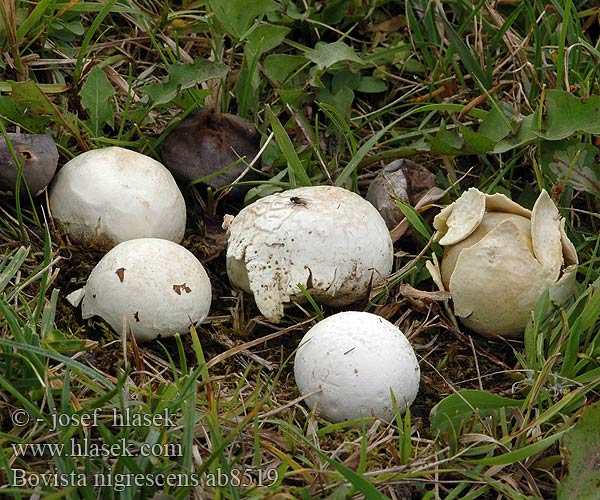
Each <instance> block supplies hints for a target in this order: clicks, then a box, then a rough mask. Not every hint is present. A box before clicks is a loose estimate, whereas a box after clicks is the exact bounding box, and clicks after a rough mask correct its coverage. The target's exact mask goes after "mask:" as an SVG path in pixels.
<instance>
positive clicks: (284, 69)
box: [264, 54, 308, 84]
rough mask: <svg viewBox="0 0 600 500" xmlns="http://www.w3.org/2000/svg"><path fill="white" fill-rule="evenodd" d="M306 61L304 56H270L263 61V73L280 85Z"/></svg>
mask: <svg viewBox="0 0 600 500" xmlns="http://www.w3.org/2000/svg"><path fill="white" fill-rule="evenodd" d="M307 60H308V59H306V57H304V56H297V55H291V54H271V55H268V56H267V57H265V60H264V68H265V73H266V74H267V75H268V76H269V78H271V80H273V81H274V82H275V83H278V84H281V83H283V82H284V81H285V80H286V79H287V78H288V77H289V76H290V75H291V74H292V73H294V71H296V70H297V69H298V68H299V67H300V66H302V65H303V64H304V63H306V62H307Z"/></svg>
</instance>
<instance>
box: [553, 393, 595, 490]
mask: <svg viewBox="0 0 600 500" xmlns="http://www.w3.org/2000/svg"><path fill="white" fill-rule="evenodd" d="M599 422H600V403H595V404H593V405H591V406H588V407H587V408H586V409H585V410H584V411H583V412H582V413H581V416H580V417H579V421H578V422H577V424H575V426H574V427H573V428H572V429H571V430H569V432H568V433H567V434H566V435H565V436H564V438H563V443H562V444H563V450H562V456H563V458H564V459H565V461H566V462H567V464H568V468H569V473H568V474H567V477H566V478H564V479H563V480H562V481H561V484H560V486H559V488H558V500H592V499H597V498H598V484H600V467H598V464H599V463H600V432H598V430H599Z"/></svg>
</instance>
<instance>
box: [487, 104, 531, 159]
mask: <svg viewBox="0 0 600 500" xmlns="http://www.w3.org/2000/svg"><path fill="white" fill-rule="evenodd" d="M538 119H539V111H538V110H536V112H534V113H532V114H530V115H527V116H525V117H523V118H522V119H521V122H520V125H519V130H518V131H517V133H516V134H514V135H513V134H509V135H508V136H506V137H505V138H504V139H502V140H501V141H499V142H498V143H497V144H496V146H495V147H494V149H493V151H492V152H493V153H496V154H499V153H505V152H506V151H510V150H511V149H514V148H518V147H519V146H523V145H525V144H530V143H532V142H533V141H535V140H537V139H538V137H539V135H538V131H537V127H538V125H537V123H538Z"/></svg>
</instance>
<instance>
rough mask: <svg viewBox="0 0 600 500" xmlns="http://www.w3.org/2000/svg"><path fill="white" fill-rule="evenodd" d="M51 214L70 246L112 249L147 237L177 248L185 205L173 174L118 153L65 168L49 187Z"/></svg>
mask: <svg viewBox="0 0 600 500" xmlns="http://www.w3.org/2000/svg"><path fill="white" fill-rule="evenodd" d="M50 209H51V211H52V216H53V218H54V220H56V221H57V222H58V224H59V226H60V227H61V228H62V229H63V230H64V231H65V232H66V233H67V235H68V236H69V238H70V239H71V241H73V242H74V243H80V244H94V245H97V246H103V247H107V248H110V247H112V246H114V245H115V244H117V243H120V242H122V241H126V240H130V239H135V238H151V237H156V238H164V239H167V240H171V241H174V242H176V243H179V242H180V241H181V240H182V239H183V234H184V232H185V224H186V209H185V201H184V199H183V195H182V194H181V191H180V190H179V187H178V186H177V183H176V182H175V179H174V178H173V176H172V175H171V173H170V172H169V171H168V170H167V169H166V168H165V167H164V166H163V165H162V164H161V163H159V162H158V161H156V160H154V159H152V158H150V157H148V156H146V155H143V154H141V153H137V152H135V151H130V150H128V149H124V148H120V147H108V148H102V149H96V150H92V151H88V152H86V153H83V154H80V155H79V156H76V157H75V158H73V159H72V160H70V161H69V162H67V163H66V164H65V165H64V166H63V167H62V168H61V169H60V170H59V172H58V174H57V175H56V178H55V179H54V182H53V183H52V185H51V187H50Z"/></svg>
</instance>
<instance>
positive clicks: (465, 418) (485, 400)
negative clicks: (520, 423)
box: [430, 389, 523, 436]
mask: <svg viewBox="0 0 600 500" xmlns="http://www.w3.org/2000/svg"><path fill="white" fill-rule="evenodd" d="M522 404H523V400H522V399H511V398H505V397H502V396H498V395H496V394H493V393H491V392H486V391H479V390H471V389H465V390H462V391H458V392H456V393H454V394H452V395H450V396H448V397H446V398H444V399H442V400H441V401H440V402H439V403H438V404H436V405H435V406H434V407H433V408H432V409H431V414H430V424H431V433H432V435H433V436H452V435H457V434H458V433H459V432H460V431H461V430H464V429H465V427H466V426H467V425H469V424H470V423H471V422H472V421H473V420H474V419H473V417H474V416H475V417H479V418H483V417H487V416H490V415H494V414H497V412H498V411H499V410H500V409H502V408H508V407H511V406H521V405H522Z"/></svg>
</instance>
